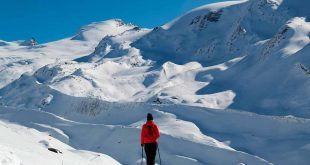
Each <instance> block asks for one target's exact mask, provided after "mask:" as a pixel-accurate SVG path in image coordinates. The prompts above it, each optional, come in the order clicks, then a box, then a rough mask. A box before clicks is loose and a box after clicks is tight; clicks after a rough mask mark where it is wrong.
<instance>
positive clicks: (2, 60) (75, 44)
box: [0, 20, 135, 88]
mask: <svg viewBox="0 0 310 165" xmlns="http://www.w3.org/2000/svg"><path fill="white" fill-rule="evenodd" d="M133 27H135V26H134V25H131V24H125V23H124V22H122V21H121V20H108V21H102V22H97V23H93V24H90V25H87V26H84V27H82V28H81V29H80V30H79V32H78V33H77V34H76V35H75V36H74V37H72V38H70V37H69V38H66V39H62V40H59V41H55V42H50V43H46V44H39V45H35V46H20V44H19V43H20V42H6V41H0V88H1V87H3V86H5V85H7V84H9V83H10V82H12V81H14V80H15V79H17V78H19V76H21V75H22V74H23V73H25V72H29V73H31V74H32V73H33V72H34V71H36V70H37V69H39V68H40V67H42V66H44V65H46V64H50V63H55V62H59V61H67V60H72V59H75V58H78V57H81V56H84V55H87V54H90V53H91V52H92V51H93V50H94V48H95V46H96V45H97V44H98V42H99V41H100V40H101V39H102V38H103V37H105V36H108V35H109V36H110V35H116V34H119V33H122V32H124V31H125V30H128V29H131V28H133Z"/></svg>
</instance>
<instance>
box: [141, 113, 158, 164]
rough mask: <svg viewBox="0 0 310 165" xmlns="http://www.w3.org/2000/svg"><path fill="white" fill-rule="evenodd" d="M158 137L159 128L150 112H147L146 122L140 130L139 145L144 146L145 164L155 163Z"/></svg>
mask: <svg viewBox="0 0 310 165" xmlns="http://www.w3.org/2000/svg"><path fill="white" fill-rule="evenodd" d="M159 137H160V133H159V129H158V127H157V125H156V124H155V122H154V121H153V116H152V114H150V113H148V114H147V122H146V123H145V124H144V125H143V127H142V131H141V147H144V150H145V154H146V163H147V165H155V157H156V151H157V147H158V144H157V142H158V139H159Z"/></svg>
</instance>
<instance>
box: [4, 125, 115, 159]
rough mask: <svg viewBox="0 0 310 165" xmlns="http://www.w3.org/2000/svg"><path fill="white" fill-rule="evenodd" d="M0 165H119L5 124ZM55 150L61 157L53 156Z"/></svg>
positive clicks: (47, 136)
mask: <svg viewBox="0 0 310 165" xmlns="http://www.w3.org/2000/svg"><path fill="white" fill-rule="evenodd" d="M0 130H1V136H0V160H1V162H0V164H1V165H21V164H23V165H35V164H38V165H39V164H42V162H44V164H46V165H55V164H85V165H90V164H109V165H119V163H118V162H117V161H115V160H114V159H112V158H111V157H109V156H107V155H103V154H100V153H94V152H89V151H83V150H76V149H74V148H72V147H70V146H68V145H66V144H64V143H62V142H60V141H59V140H57V139H55V138H53V137H52V136H49V134H47V133H41V132H38V131H37V130H34V129H31V128H27V127H23V126H20V125H17V124H13V123H10V122H6V121H1V122H0ZM48 148H56V149H58V150H60V151H61V152H62V153H54V152H51V151H49V150H48Z"/></svg>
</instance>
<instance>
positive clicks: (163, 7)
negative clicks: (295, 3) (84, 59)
mask: <svg viewBox="0 0 310 165" xmlns="http://www.w3.org/2000/svg"><path fill="white" fill-rule="evenodd" d="M218 1H223V0H0V39H1V40H7V41H14V40H24V39H29V38H31V37H35V38H36V39H37V40H38V42H40V43H44V42H48V41H54V40H58V39H61V38H65V37H68V36H72V35H73V34H75V33H76V32H77V31H78V29H79V28H80V27H81V26H83V25H86V24H89V23H91V22H96V21H103V20H107V19H111V18H120V19H122V20H124V21H125V22H132V23H134V24H136V25H139V26H141V27H148V28H152V27H155V26H160V25H162V24H163V23H166V22H168V21H170V20H172V19H173V18H175V17H177V16H179V15H181V14H183V13H185V12H186V11H188V10H190V9H192V8H195V7H198V6H201V5H204V4H208V3H213V2H218Z"/></svg>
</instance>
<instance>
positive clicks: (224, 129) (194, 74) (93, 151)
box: [0, 0, 310, 165]
mask: <svg viewBox="0 0 310 165" xmlns="http://www.w3.org/2000/svg"><path fill="white" fill-rule="evenodd" d="M308 4H309V2H308V1H306V0H298V1H296V2H295V1H294V2H291V1H289V0H251V1H229V2H221V3H216V4H212V5H206V6H202V7H199V8H197V9H194V10H192V11H189V12H188V13H186V14H185V15H183V16H180V17H178V18H176V19H174V20H172V21H171V22H169V23H167V24H165V25H163V26H161V27H156V28H154V29H152V30H150V29H144V28H140V27H138V26H135V25H133V24H127V23H124V22H123V21H121V20H108V21H102V22H98V23H92V24H90V25H86V26H84V27H82V28H81V29H80V31H79V32H78V33H77V34H76V35H74V36H73V37H69V38H65V39H62V40H59V41H55V42H51V43H46V44H30V45H29V44H28V45H26V46H20V45H19V44H20V43H22V41H16V42H6V41H2V40H0V88H1V89H0V131H1V135H0V139H1V140H0V148H1V149H0V152H1V156H0V160H1V163H2V164H21V163H22V164H36V163H37V164H39V163H40V162H42V160H45V159H46V160H51V161H50V162H47V164H55V163H56V164H57V163H58V164H59V160H63V161H64V162H68V163H66V164H79V163H78V162H77V161H80V162H81V163H80V164H100V163H103V164H113V163H114V164H124V165H134V164H140V163H141V147H140V144H139V137H140V136H139V135H140V131H141V126H142V124H143V123H144V122H145V117H146V114H147V113H152V114H153V115H154V117H155V122H156V123H157V124H158V126H159V128H160V130H161V133H162V136H161V138H160V140H159V145H160V151H161V157H162V160H163V162H164V164H178V165H191V164H193V165H194V164H197V165H199V164H201V165H205V164H223V165H224V164H240V165H242V164H251V165H252V164H272V163H273V164H284V165H286V164H300V165H303V164H305V165H306V164H308V162H309V161H310V159H309V157H308V155H309V154H310V147H309V144H310V139H309V135H310V132H309V124H310V123H309V122H310V120H309V118H310V111H309V110H310V109H309V107H310V100H309V98H310V93H309V91H310V79H309V78H310V77H309V73H310V59H309V52H310V45H309V43H310V38H309V37H310V35H309V34H310V24H309V19H308V18H309V16H310V13H309V10H307V9H306V7H305V6H307V5H308ZM2 132H5V133H3V134H2ZM17 139H19V140H17ZM15 141H18V143H14V142H15ZM29 146H31V149H32V150H33V151H34V152H30V151H29ZM49 146H52V147H55V148H57V149H59V150H61V151H63V154H54V153H52V152H50V151H48V150H47V147H49ZM41 153H43V154H41ZM42 155H43V156H42ZM60 155H61V156H62V158H61V159H60V158H59V157H61V156H60ZM98 155H100V156H98ZM107 155H109V156H111V157H109V156H107ZM57 161H58V162H57ZM118 162H119V163H118ZM157 163H158V160H157Z"/></svg>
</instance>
